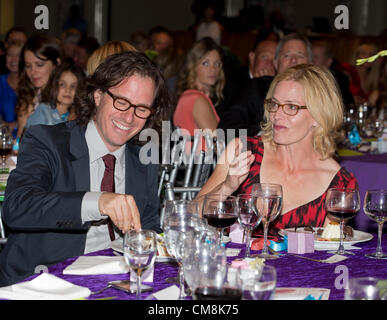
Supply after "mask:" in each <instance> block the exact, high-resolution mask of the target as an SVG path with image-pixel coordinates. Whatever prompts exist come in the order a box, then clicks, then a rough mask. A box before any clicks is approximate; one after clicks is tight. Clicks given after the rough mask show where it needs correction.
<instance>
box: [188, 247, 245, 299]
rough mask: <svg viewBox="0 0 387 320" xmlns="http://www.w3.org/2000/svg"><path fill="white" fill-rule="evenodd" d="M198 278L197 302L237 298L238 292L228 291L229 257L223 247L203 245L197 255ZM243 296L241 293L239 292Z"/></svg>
mask: <svg viewBox="0 0 387 320" xmlns="http://www.w3.org/2000/svg"><path fill="white" fill-rule="evenodd" d="M195 265H196V268H197V274H198V275H197V276H196V277H195V279H194V280H195V281H196V283H194V284H193V287H194V291H193V298H194V299H195V300H217V299H233V298H236V299H237V297H235V295H238V292H234V291H233V290H231V289H230V290H228V289H227V288H226V287H225V284H226V283H227V257H226V250H225V248H224V247H223V246H218V245H213V244H209V243H202V245H201V247H200V248H199V251H198V254H197V255H196V262H195ZM239 293H240V295H241V291H240V292H239ZM239 299H240V298H239Z"/></svg>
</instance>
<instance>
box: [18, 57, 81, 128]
mask: <svg viewBox="0 0 387 320" xmlns="http://www.w3.org/2000/svg"><path fill="white" fill-rule="evenodd" d="M85 78H86V77H85V73H84V72H83V70H82V69H81V67H79V66H77V65H76V64H74V63H71V62H64V63H62V64H61V65H59V66H58V67H57V68H56V69H55V70H54V71H53V72H52V73H51V76H50V79H49V80H48V83H47V85H46V87H45V88H44V90H43V91H42V100H41V103H40V104H39V105H38V106H37V107H36V109H35V112H34V113H33V114H32V115H30V116H29V117H28V119H27V123H26V128H28V127H30V126H34V125H37V124H47V125H53V124H57V123H61V122H64V121H67V120H74V119H75V117H76V115H75V110H74V97H75V93H76V92H77V90H78V89H79V88H80V87H81V86H82V85H83V82H84V81H85Z"/></svg>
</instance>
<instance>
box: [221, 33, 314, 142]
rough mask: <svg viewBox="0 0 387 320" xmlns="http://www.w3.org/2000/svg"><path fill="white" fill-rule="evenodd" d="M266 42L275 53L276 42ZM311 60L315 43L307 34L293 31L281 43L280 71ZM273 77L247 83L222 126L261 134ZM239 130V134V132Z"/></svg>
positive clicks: (276, 61)
mask: <svg viewBox="0 0 387 320" xmlns="http://www.w3.org/2000/svg"><path fill="white" fill-rule="evenodd" d="M263 45H264V46H265V47H266V51H269V52H271V53H272V51H271V50H272V49H273V46H272V44H269V43H268V42H266V41H265V42H263ZM271 53H270V56H271ZM268 55H269V54H267V56H268ZM311 62H312V46H311V43H310V41H309V39H308V38H307V37H305V36H304V35H301V34H298V33H290V34H288V35H286V36H285V37H284V38H282V39H281V40H280V41H279V42H278V44H277V47H276V49H275V55H274V60H273V64H274V68H275V72H276V73H280V72H283V71H285V70H286V69H287V68H290V67H292V66H295V65H298V64H303V63H311ZM254 68H255V66H254ZM253 72H254V71H253ZM272 80H273V76H270V75H265V76H262V77H259V78H253V79H251V81H249V82H247V84H246V85H245V86H243V87H242V88H241V90H240V91H239V92H238V94H237V95H236V96H235V98H234V100H233V103H232V105H231V107H230V110H229V112H228V114H225V115H224V117H223V118H222V120H221V123H220V126H221V128H222V129H230V128H231V129H247V134H248V135H249V136H254V135H256V134H258V133H259V131H260V122H261V120H262V119H263V110H264V106H263V101H264V99H265V96H266V93H267V91H268V89H269V86H270V83H271V81H272ZM236 133H237V134H238V132H236Z"/></svg>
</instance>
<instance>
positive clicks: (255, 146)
mask: <svg viewBox="0 0 387 320" xmlns="http://www.w3.org/2000/svg"><path fill="white" fill-rule="evenodd" d="M247 149H248V150H251V152H252V153H253V154H254V156H255V161H254V163H253V164H252V165H251V167H250V172H249V175H248V176H247V178H246V180H245V181H244V182H243V183H242V184H241V186H240V187H239V189H238V190H237V191H236V192H235V194H239V193H250V192H251V189H252V187H253V184H255V183H260V170H261V163H262V158H263V152H264V150H263V142H262V138H261V137H248V138H247ZM344 187H348V188H357V182H356V179H355V177H354V176H353V174H352V173H350V172H348V171H347V170H346V169H345V168H341V169H340V170H339V171H338V172H337V173H336V175H335V176H334V178H333V179H332V181H331V183H330V185H329V187H328V189H329V188H344ZM326 193H327V192H326V191H325V192H324V193H323V194H322V195H321V196H320V197H318V198H316V199H314V200H312V201H310V202H308V203H306V204H304V205H302V206H300V207H298V208H295V209H293V210H291V211H289V212H286V213H284V214H281V215H279V216H278V217H277V218H276V219H275V220H274V221H273V222H272V223H271V224H270V229H277V230H278V229H285V228H294V227H297V226H312V227H323V225H324V221H325V217H326V215H327V211H326V209H325V205H324V202H325V197H326ZM274 233H275V232H274Z"/></svg>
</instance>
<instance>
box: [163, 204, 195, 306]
mask: <svg viewBox="0 0 387 320" xmlns="http://www.w3.org/2000/svg"><path fill="white" fill-rule="evenodd" d="M172 203H173V205H172V210H171V211H169V209H168V210H166V212H165V214H164V222H163V230H164V239H165V245H166V247H167V250H168V253H169V254H170V255H171V256H172V257H173V258H175V259H176V262H177V264H178V266H179V277H178V278H167V280H166V281H167V282H174V283H175V282H177V283H180V289H181V290H182V289H183V286H184V276H183V270H182V262H181V259H179V257H178V252H177V244H178V243H179V240H178V236H179V235H180V234H181V233H187V232H190V231H195V230H198V229H199V228H200V226H201V223H200V220H201V219H200V217H199V214H198V210H199V209H198V203H197V202H195V201H192V200H175V201H173V202H172ZM168 205H169V204H167V206H166V208H167V207H168ZM182 294H183V292H182V291H181V298H182Z"/></svg>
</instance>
